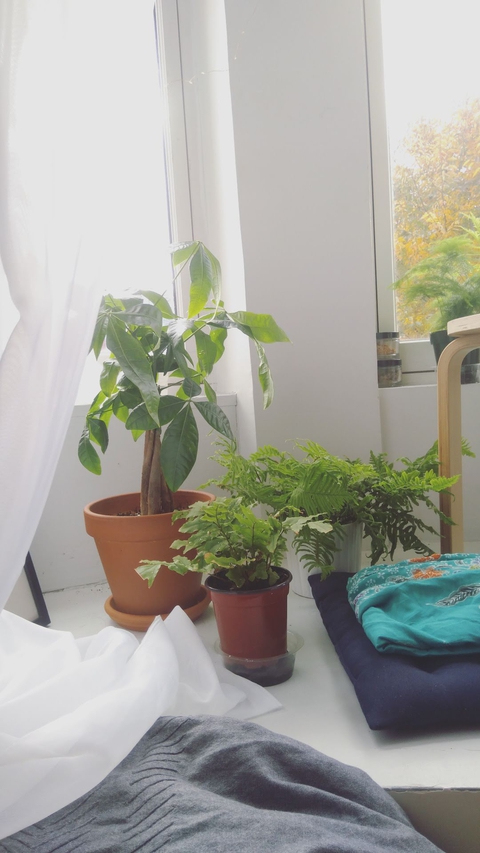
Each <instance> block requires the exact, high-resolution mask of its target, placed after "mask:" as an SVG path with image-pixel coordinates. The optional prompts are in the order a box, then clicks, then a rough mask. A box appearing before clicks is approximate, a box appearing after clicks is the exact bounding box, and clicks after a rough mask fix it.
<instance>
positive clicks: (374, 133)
mask: <svg viewBox="0 0 480 853" xmlns="http://www.w3.org/2000/svg"><path fill="white" fill-rule="evenodd" d="M363 2H364V20H365V49H366V60H367V76H368V93H369V95H368V97H369V110H370V146H371V160H372V198H373V220H374V244H375V266H376V286H377V323H378V331H379V332H389V331H392V330H393V329H395V328H396V322H395V297H394V293H393V291H392V289H391V285H392V282H393V281H394V280H395V279H394V265H393V258H394V249H393V218H392V193H391V181H390V158H389V147H388V133H387V115H386V105H385V86H384V68H383V48H382V12H381V0H363ZM400 356H401V359H402V374H403V376H404V377H406V378H407V381H411V382H412V384H413V383H416V382H420V383H422V384H432V381H433V382H434V381H435V378H434V374H435V371H436V367H435V357H434V354H433V348H432V346H431V344H430V342H429V341H405V342H402V343H401V344H400Z"/></svg>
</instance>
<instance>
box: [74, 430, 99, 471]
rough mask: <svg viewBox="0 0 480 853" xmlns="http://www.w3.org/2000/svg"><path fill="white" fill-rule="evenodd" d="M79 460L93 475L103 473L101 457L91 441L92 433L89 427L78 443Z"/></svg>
mask: <svg viewBox="0 0 480 853" xmlns="http://www.w3.org/2000/svg"><path fill="white" fill-rule="evenodd" d="M78 458H79V459H80V462H81V463H82V465H83V466H84V467H85V468H86V469H87V471H91V473H92V474H101V473H102V463H101V462H100V457H99V455H98V453H97V451H96V450H95V448H94V446H93V444H92V442H91V441H90V432H89V429H88V427H86V428H85V429H84V430H83V432H82V435H81V438H80V441H79V443H78Z"/></svg>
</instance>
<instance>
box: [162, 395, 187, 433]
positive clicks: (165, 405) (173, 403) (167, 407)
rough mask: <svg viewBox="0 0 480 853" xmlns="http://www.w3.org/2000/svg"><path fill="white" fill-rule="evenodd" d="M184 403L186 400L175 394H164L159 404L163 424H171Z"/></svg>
mask: <svg viewBox="0 0 480 853" xmlns="http://www.w3.org/2000/svg"><path fill="white" fill-rule="evenodd" d="M184 405H185V402H184V400H179V398H178V397H174V396H173V394H162V395H161V397H160V400H159V404H158V415H159V420H160V423H161V425H162V426H164V424H169V423H170V421H171V420H173V418H175V417H176V416H177V415H178V414H179V412H181V411H182V409H183V407H184Z"/></svg>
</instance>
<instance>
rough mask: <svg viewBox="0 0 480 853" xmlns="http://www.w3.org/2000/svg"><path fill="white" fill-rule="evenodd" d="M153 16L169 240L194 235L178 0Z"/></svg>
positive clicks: (184, 298) (180, 306)
mask: <svg viewBox="0 0 480 853" xmlns="http://www.w3.org/2000/svg"><path fill="white" fill-rule="evenodd" d="M155 20H156V30H157V44H158V45H159V47H160V50H159V65H160V69H161V80H162V81H163V84H164V89H165V91H164V102H165V109H166V111H167V116H168V120H167V123H166V124H167V130H166V133H165V151H164V157H165V170H166V174H167V190H168V195H169V198H168V202H169V208H170V227H171V241H172V243H174V244H175V243H178V242H187V241H189V240H193V239H194V231H193V212H192V200H191V181H190V163H189V157H188V138H187V124H186V115H185V98H184V79H183V68H182V50H181V35H180V19H179V11H178V2H177V0H155ZM186 279H187V276H186V275H185V276H184V280H183V281H180V282H177V286H176V288H175V303H176V308H177V312H178V313H179V314H180V315H182V314H183V313H184V307H185V305H186V304H187V303H188V282H187V280H186Z"/></svg>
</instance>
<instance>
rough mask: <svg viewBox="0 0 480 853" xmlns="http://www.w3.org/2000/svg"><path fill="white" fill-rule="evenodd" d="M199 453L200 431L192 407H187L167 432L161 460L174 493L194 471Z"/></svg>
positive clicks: (172, 422)
mask: <svg viewBox="0 0 480 853" xmlns="http://www.w3.org/2000/svg"><path fill="white" fill-rule="evenodd" d="M197 452H198V429H197V424H196V423H195V418H194V416H193V412H192V409H191V406H185V407H184V408H183V409H182V411H181V412H180V413H179V414H178V415H177V416H176V417H175V418H174V419H173V421H171V423H170V425H169V426H168V427H167V429H166V431H165V435H164V437H163V441H162V448H161V451H160V460H161V465H162V469H163V473H164V475H165V479H166V481H167V484H168V486H169V487H170V489H171V490H172V492H176V491H177V489H179V488H180V486H181V485H182V483H183V482H184V480H185V479H186V477H188V475H189V473H190V471H191V470H192V468H193V466H194V464H195V461H196V458H197Z"/></svg>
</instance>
